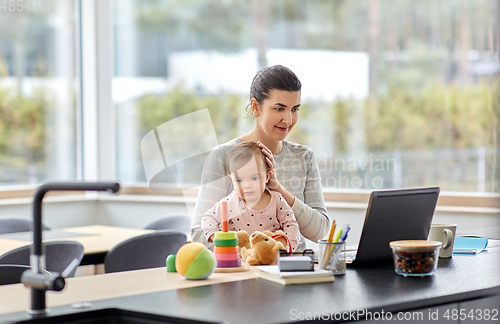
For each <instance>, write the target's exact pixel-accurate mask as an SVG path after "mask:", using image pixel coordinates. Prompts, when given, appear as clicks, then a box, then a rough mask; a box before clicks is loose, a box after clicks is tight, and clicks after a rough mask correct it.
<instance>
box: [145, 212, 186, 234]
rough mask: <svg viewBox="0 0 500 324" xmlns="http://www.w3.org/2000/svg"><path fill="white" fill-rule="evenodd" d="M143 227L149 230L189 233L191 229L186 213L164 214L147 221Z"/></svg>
mask: <svg viewBox="0 0 500 324" xmlns="http://www.w3.org/2000/svg"><path fill="white" fill-rule="evenodd" d="M144 229H151V230H167V229H170V230H178V231H181V232H183V233H189V231H190V230H191V218H190V217H189V215H188V214H172V215H166V216H163V217H161V218H159V219H156V220H154V221H153V222H151V223H149V224H148V225H147V226H146V227H144Z"/></svg>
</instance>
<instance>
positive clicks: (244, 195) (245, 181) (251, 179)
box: [231, 157, 270, 207]
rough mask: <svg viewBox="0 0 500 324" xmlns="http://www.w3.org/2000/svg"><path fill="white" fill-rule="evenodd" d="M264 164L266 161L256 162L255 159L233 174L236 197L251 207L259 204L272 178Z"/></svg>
mask: <svg viewBox="0 0 500 324" xmlns="http://www.w3.org/2000/svg"><path fill="white" fill-rule="evenodd" d="M262 164H264V161H260V160H259V161H256V159H255V157H254V158H253V159H251V160H250V161H249V162H248V163H247V164H246V165H245V166H243V167H242V168H240V169H238V170H237V171H236V172H233V173H231V180H232V182H233V187H234V191H235V192H236V195H238V197H240V198H241V199H243V200H244V201H245V202H246V203H247V205H249V206H250V207H252V206H254V205H255V204H257V203H258V202H259V200H260V198H261V196H262V193H263V192H264V190H265V189H266V183H267V181H268V180H269V177H270V171H269V172H268V171H267V170H266V169H267V168H266V167H265V166H263V165H262Z"/></svg>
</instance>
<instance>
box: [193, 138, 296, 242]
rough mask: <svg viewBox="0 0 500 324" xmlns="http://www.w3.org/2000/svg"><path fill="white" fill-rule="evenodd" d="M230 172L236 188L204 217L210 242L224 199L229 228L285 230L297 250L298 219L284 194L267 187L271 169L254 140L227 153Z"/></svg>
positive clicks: (202, 220)
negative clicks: (269, 169)
mask: <svg viewBox="0 0 500 324" xmlns="http://www.w3.org/2000/svg"><path fill="white" fill-rule="evenodd" d="M227 172H228V175H229V176H230V177H231V181H232V183H233V187H234V190H233V191H232V192H231V193H230V194H229V195H228V196H226V197H224V198H222V199H221V200H220V201H219V202H217V203H216V204H215V205H214V206H213V207H212V208H210V209H209V210H208V211H207V212H205V214H203V216H202V219H201V228H202V230H203V232H204V234H205V237H206V239H207V241H209V242H212V241H213V236H214V234H215V232H217V231H219V224H220V223H221V214H222V211H221V210H222V209H221V208H222V207H221V202H222V201H224V200H225V201H227V209H228V210H227V214H228V216H227V217H228V226H229V230H232V231H239V230H245V231H246V232H248V234H252V233H253V232H255V231H261V232H262V231H266V230H269V231H271V232H275V231H277V230H282V231H283V232H285V234H286V236H287V237H288V239H289V241H290V245H291V248H292V250H295V248H296V247H297V244H298V240H299V236H300V233H299V226H298V223H297V220H296V219H295V215H294V214H293V211H292V208H291V207H290V206H289V205H288V204H287V203H286V201H285V199H283V197H282V196H281V194H280V193H279V192H276V191H270V190H269V189H267V188H266V184H267V182H268V181H269V178H270V177H271V173H272V171H268V166H267V162H266V160H265V155H264V154H263V153H262V149H261V148H260V147H259V145H258V144H257V143H255V142H242V143H239V144H237V145H235V146H234V147H233V148H232V149H231V151H229V154H228V158H227ZM285 248H286V247H285Z"/></svg>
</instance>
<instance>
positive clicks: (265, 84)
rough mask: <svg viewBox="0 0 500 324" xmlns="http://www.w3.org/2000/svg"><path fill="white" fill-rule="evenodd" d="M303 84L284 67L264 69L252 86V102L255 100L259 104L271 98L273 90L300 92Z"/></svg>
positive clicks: (254, 79) (275, 66)
mask: <svg viewBox="0 0 500 324" xmlns="http://www.w3.org/2000/svg"><path fill="white" fill-rule="evenodd" d="M301 87H302V84H301V83H300V80H299V78H297V76H296V75H295V73H293V72H292V70H290V69H289V68H287V67H284V66H283V65H273V66H269V67H266V68H263V69H262V70H260V71H259V72H257V74H256V75H255V77H254V78H253V81H252V85H251V86H250V100H251V99H252V98H255V99H256V100H257V101H258V102H259V103H262V102H263V101H264V100H266V99H267V98H269V96H270V94H271V90H274V89H276V90H284V91H290V92H295V91H300V89H301Z"/></svg>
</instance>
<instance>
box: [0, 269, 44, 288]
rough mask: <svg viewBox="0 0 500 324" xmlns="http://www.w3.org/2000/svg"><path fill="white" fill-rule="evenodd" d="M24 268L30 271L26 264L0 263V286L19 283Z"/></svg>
mask: <svg viewBox="0 0 500 324" xmlns="http://www.w3.org/2000/svg"><path fill="white" fill-rule="evenodd" d="M26 270H29V271H31V268H30V267H29V266H27V265H18V264H0V286H1V285H10V284H17V283H21V275H22V274H23V272H24V271H26ZM45 273H48V271H45Z"/></svg>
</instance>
